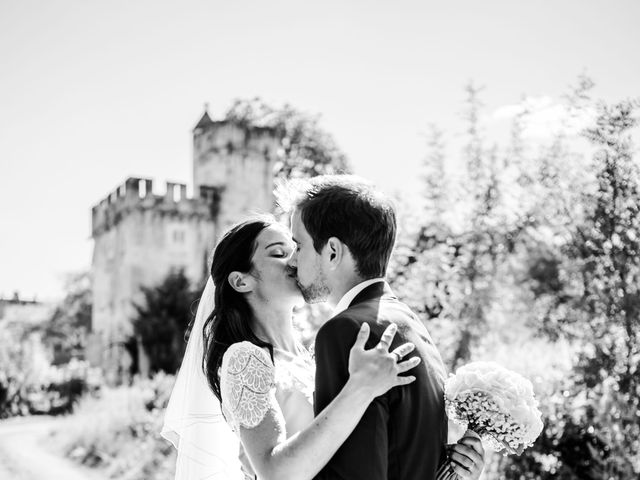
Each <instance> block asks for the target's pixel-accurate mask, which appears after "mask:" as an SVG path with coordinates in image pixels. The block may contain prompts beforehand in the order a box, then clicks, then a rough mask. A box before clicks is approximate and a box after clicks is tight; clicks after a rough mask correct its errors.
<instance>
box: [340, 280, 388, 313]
mask: <svg viewBox="0 0 640 480" xmlns="http://www.w3.org/2000/svg"><path fill="white" fill-rule="evenodd" d="M384 281H385V279H384V278H372V279H370V280H365V281H364V282H360V283H359V284H357V285H356V286H355V287H353V288H352V289H351V290H349V291H348V292H347V293H345V294H344V295H343V297H342V298H341V299H340V301H339V302H338V304H337V305H336V308H334V310H333V316H334V317H335V316H336V315H338V314H339V313H341V312H344V311H345V310H346V309H347V308H349V305H351V302H352V301H353V299H354V298H356V297H357V296H358V294H359V293H360V292H361V291H363V290H364V289H365V288H367V287H368V286H369V285H373V284H374V283H378V282H384Z"/></svg>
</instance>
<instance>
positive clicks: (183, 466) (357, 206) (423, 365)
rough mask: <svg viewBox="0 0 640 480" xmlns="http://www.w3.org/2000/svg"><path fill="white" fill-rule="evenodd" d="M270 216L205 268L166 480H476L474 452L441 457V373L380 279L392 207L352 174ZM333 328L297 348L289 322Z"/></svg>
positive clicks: (167, 428) (469, 441)
mask: <svg viewBox="0 0 640 480" xmlns="http://www.w3.org/2000/svg"><path fill="white" fill-rule="evenodd" d="M276 195H277V197H278V201H279V204H280V205H281V206H282V207H283V208H285V209H286V210H287V211H288V212H289V213H290V214H291V229H290V231H289V229H288V228H286V227H285V226H283V225H282V224H280V223H278V222H277V221H276V220H275V219H274V218H272V217H255V218H253V219H250V220H247V221H245V222H243V223H240V224H238V225H235V226H234V227H233V228H231V229H230V230H229V231H228V232H227V233H226V234H225V235H224V237H223V238H222V239H221V241H220V242H219V244H218V245H217V247H216V248H215V251H214V254H213V260H212V265H211V277H210V278H209V281H208V282H207V286H206V287H205V290H204V293H203V296H202V299H201V301H200V304H199V306H198V312H197V314H196V318H195V320H194V324H193V327H192V330H191V335H190V337H189V342H188V345H187V350H186V352H185V356H184V359H183V363H182V367H181V368H180V371H179V373H178V377H177V379H176V383H175V386H174V389H173V392H172V394H171V398H170V401H169V405H168V407H167V410H166V412H165V423H164V426H163V430H162V435H163V436H164V437H165V438H167V439H168V440H169V441H171V442H172V443H173V444H174V446H175V447H176V448H177V449H178V457H177V462H176V480H196V479H198V480H200V479H202V480H204V479H232V478H233V479H241V480H248V479H259V480H283V479H296V480H305V479H313V478H316V479H322V480H329V479H340V480H383V479H385V480H386V479H388V480H435V479H438V478H455V477H456V475H457V477H458V478H461V479H478V478H479V476H480V473H481V471H482V468H483V466H484V450H483V447H482V444H481V442H480V440H479V438H478V437H477V436H475V435H474V434H471V433H467V434H465V436H463V437H462V438H461V439H460V440H458V442H457V443H454V444H453V445H447V432H448V419H447V416H446V413H445V403H444V390H443V389H444V380H445V376H446V373H445V367H444V365H443V363H442V360H441V357H440V354H439V353H438V349H437V348H436V345H435V344H434V342H433V340H432V339H431V336H430V335H429V333H428V331H427V329H426V328H425V326H424V325H423V324H422V322H421V321H420V320H419V319H418V317H417V316H416V315H415V314H414V313H413V312H412V311H411V310H410V309H409V307H407V306H406V305H405V304H404V303H402V302H401V301H399V300H398V298H397V297H396V296H395V295H394V293H393V292H392V290H391V289H390V287H389V285H388V284H387V283H386V282H385V274H386V270H387V265H388V263H389V258H390V257H391V253H392V250H393V246H394V243H395V238H396V229H397V224H396V213H395V209H394V206H393V204H392V202H391V200H390V199H389V198H388V197H386V196H385V195H383V194H382V193H381V192H379V191H378V190H376V189H375V188H374V187H373V186H372V185H371V184H369V183H368V182H366V181H364V180H363V179H360V178H358V177H354V176H347V175H326V176H321V177H314V178H312V179H310V180H308V181H296V182H290V183H289V184H286V185H283V186H281V187H279V188H278V189H277V191H276ZM303 299H304V301H306V302H308V303H317V302H328V303H329V304H330V305H331V306H332V307H333V308H334V311H333V316H332V318H331V319H329V320H328V321H327V322H326V323H324V324H323V325H322V327H321V328H320V330H319V331H318V333H317V336H316V339H315V348H314V355H312V354H311V353H310V352H309V351H307V350H306V349H305V348H304V347H303V346H302V344H301V342H300V339H299V338H298V334H297V333H296V331H295V329H294V326H293V321H292V319H293V309H294V307H295V306H296V305H300V304H301V303H302V300H303Z"/></svg>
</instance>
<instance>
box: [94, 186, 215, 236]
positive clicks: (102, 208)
mask: <svg viewBox="0 0 640 480" xmlns="http://www.w3.org/2000/svg"><path fill="white" fill-rule="evenodd" d="M153 188H154V184H153V180H152V179H149V178H140V177H129V178H127V179H126V181H125V182H124V183H123V184H121V185H119V186H118V187H117V188H116V189H115V190H113V191H112V192H111V193H109V194H108V195H107V196H106V197H105V198H103V199H102V200H101V201H100V202H99V203H98V204H97V205H95V206H94V207H93V208H92V209H91V225H92V228H91V230H92V235H93V236H94V237H95V236H96V235H100V234H101V233H103V232H105V231H107V230H109V229H110V228H112V227H113V226H115V225H117V224H118V223H119V222H120V221H121V220H122V219H123V218H124V217H125V216H126V215H128V214H129V213H131V212H132V211H134V210H154V211H155V212H158V213H159V214H161V215H163V214H164V215H177V216H194V215H196V216H204V217H207V218H208V217H209V216H210V212H211V205H210V202H206V201H203V199H199V198H195V199H194V198H191V197H187V185H186V184H184V183H177V182H166V190H165V193H164V194H162V195H159V194H155V193H154V192H153Z"/></svg>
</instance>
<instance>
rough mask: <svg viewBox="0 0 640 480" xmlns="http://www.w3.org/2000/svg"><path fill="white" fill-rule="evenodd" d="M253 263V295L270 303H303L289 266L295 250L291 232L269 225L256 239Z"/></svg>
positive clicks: (276, 225)
mask: <svg viewBox="0 0 640 480" xmlns="http://www.w3.org/2000/svg"><path fill="white" fill-rule="evenodd" d="M255 244H256V248H255V252H254V253H253V258H252V259H251V263H252V265H253V269H252V270H251V276H252V277H253V278H254V279H255V282H254V287H253V293H254V294H255V295H256V296H257V297H258V298H260V299H262V300H265V301H267V302H269V303H272V304H274V303H280V302H283V303H284V302H287V303H292V302H293V303H301V302H302V294H301V293H300V290H299V289H298V285H297V283H296V278H295V272H293V273H292V272H291V269H290V268H289V267H288V266H287V262H288V260H289V258H290V257H291V254H292V253H293V249H294V243H293V240H292V239H291V235H290V233H289V231H288V230H287V229H286V228H285V227H284V226H282V225H280V224H274V225H270V226H269V227H267V228H265V229H264V230H262V232H260V234H259V235H258V236H257V237H256V242H255Z"/></svg>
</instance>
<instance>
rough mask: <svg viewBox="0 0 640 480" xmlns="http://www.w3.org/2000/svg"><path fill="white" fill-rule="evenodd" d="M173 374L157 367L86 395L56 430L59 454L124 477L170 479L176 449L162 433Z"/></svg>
mask: <svg viewBox="0 0 640 480" xmlns="http://www.w3.org/2000/svg"><path fill="white" fill-rule="evenodd" d="M174 380H175V378H174V377H173V376H171V375H166V374H164V373H159V374H157V375H156V376H155V377H153V378H152V379H150V380H139V379H138V380H137V381H135V382H134V384H133V385H132V386H126V387H125V386H122V387H118V388H113V389H112V388H103V389H102V390H101V392H100V393H99V395H97V396H86V397H84V398H83V399H82V400H81V401H80V404H79V405H78V407H77V409H76V411H75V413H74V414H73V415H71V416H68V417H67V418H66V419H65V421H64V422H63V423H62V424H61V425H60V428H59V429H57V430H56V431H55V432H53V434H52V435H53V438H54V440H55V441H54V442H52V443H53V444H55V445H56V448H57V449H58V450H59V451H60V453H61V454H63V455H65V456H67V457H69V458H71V459H72V460H74V461H77V462H79V463H81V464H83V465H86V466H89V467H93V468H100V469H103V470H104V471H105V473H106V474H107V475H108V477H109V478H117V479H120V480H172V479H173V477H174V473H175V458H176V457H175V451H174V450H175V449H174V448H173V446H172V445H171V444H170V443H169V442H167V441H166V440H165V439H163V438H162V437H160V429H161V427H162V421H163V416H164V409H165V407H166V405H167V403H168V401H169V395H170V393H171V388H172V387H173V383H174Z"/></svg>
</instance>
